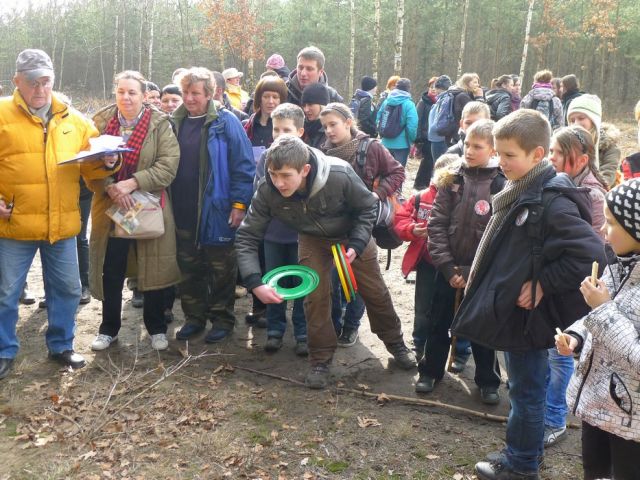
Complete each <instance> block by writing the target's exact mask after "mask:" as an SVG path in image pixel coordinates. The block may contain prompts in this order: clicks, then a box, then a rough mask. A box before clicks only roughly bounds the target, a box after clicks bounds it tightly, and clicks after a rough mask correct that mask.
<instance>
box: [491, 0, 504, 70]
mask: <svg viewBox="0 0 640 480" xmlns="http://www.w3.org/2000/svg"><path fill="white" fill-rule="evenodd" d="M501 5H502V1H501V0H496V14H497V15H496V23H495V29H496V44H495V46H494V49H495V55H494V57H493V75H495V76H498V75H500V73H499V72H498V59H499V55H500V25H502V22H501V21H500V6H501Z"/></svg>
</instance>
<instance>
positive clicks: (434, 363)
mask: <svg viewBox="0 0 640 480" xmlns="http://www.w3.org/2000/svg"><path fill="white" fill-rule="evenodd" d="M493 125H494V123H493V121H491V120H478V121H477V122H476V123H474V124H473V125H472V126H471V127H469V129H468V130H467V135H466V138H465V147H464V161H462V162H461V163H460V165H458V166H457V167H456V168H454V169H451V170H450V171H449V172H448V174H446V173H445V174H442V175H440V176H439V179H438V184H437V185H436V186H437V188H438V194H437V195H436V200H435V202H434V204H433V209H432V211H431V218H430V219H429V240H428V247H429V254H430V255H431V259H432V260H433V264H434V265H435V267H436V268H437V272H436V276H435V280H434V290H435V291H434V296H435V298H438V300H439V301H438V302H435V303H434V304H433V305H432V307H431V314H430V316H429V317H430V318H429V321H430V323H431V325H430V328H429V331H428V333H427V341H426V343H425V345H424V357H423V358H422V360H421V361H420V363H419V365H418V371H419V372H420V377H419V379H418V381H417V382H416V387H415V388H416V392H418V393H429V392H431V391H432V390H433V388H434V385H435V382H437V381H439V380H441V379H442V378H443V377H444V372H445V365H446V362H447V354H448V353H449V345H450V341H449V328H450V327H451V322H452V321H453V315H454V313H455V309H456V308H457V306H458V304H459V303H460V298H461V297H462V293H463V289H464V287H465V285H466V280H467V278H468V275H469V270H470V269H471V262H472V261H473V256H474V254H475V252H476V248H477V246H478V243H479V242H480V237H481V235H482V232H483V231H484V229H485V227H486V225H487V222H488V221H489V218H490V217H491V200H492V198H493V195H495V194H497V193H498V192H500V190H502V187H503V186H504V183H505V178H504V175H503V174H502V172H501V171H500V168H499V167H498V162H497V160H496V159H495V158H493V156H494V153H495V151H494V149H493V135H492V128H493ZM471 351H472V353H473V357H474V360H475V363H476V374H475V382H476V385H478V387H479V388H480V397H481V399H482V402H483V403H486V404H497V403H498V402H499V401H500V397H499V395H498V387H499V386H500V373H499V367H498V361H497V358H496V354H495V352H494V351H493V350H491V349H488V348H485V347H484V346H481V345H477V344H474V343H472V344H471Z"/></svg>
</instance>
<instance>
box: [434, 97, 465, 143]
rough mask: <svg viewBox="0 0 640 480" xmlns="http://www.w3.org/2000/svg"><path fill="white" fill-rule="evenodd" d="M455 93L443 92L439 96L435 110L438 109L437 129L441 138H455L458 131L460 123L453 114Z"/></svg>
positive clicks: (436, 115)
mask: <svg viewBox="0 0 640 480" xmlns="http://www.w3.org/2000/svg"><path fill="white" fill-rule="evenodd" d="M455 98H456V96H455V94H454V93H453V92H449V91H446V92H443V93H441V94H440V95H438V100H437V101H436V104H435V105H434V106H433V108H435V109H436V114H435V129H436V133H437V134H438V135H440V136H441V137H453V136H454V135H455V134H456V132H457V131H458V123H459V122H457V121H456V116H455V115H454V113H453V104H454V101H455Z"/></svg>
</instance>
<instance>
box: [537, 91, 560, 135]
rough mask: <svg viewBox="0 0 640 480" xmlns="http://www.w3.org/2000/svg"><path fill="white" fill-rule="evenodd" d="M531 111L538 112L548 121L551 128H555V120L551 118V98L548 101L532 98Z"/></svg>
mask: <svg viewBox="0 0 640 480" xmlns="http://www.w3.org/2000/svg"><path fill="white" fill-rule="evenodd" d="M531 109H532V110H535V111H537V112H540V113H541V114H542V116H543V117H545V118H546V119H547V120H549V123H550V124H551V126H552V127H553V128H555V127H556V126H557V125H554V122H555V120H554V118H553V98H551V99H550V100H538V99H535V98H534V99H533V101H532V102H531Z"/></svg>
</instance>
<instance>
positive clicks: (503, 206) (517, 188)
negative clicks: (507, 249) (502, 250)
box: [467, 158, 551, 289]
mask: <svg viewBox="0 0 640 480" xmlns="http://www.w3.org/2000/svg"><path fill="white" fill-rule="evenodd" d="M549 165H551V163H550V162H549V160H547V159H546V158H545V159H543V160H542V161H541V162H540V163H538V164H537V165H536V166H535V167H533V168H532V169H531V170H529V172H528V173H527V174H526V175H525V176H524V177H522V178H520V179H518V180H513V181H512V180H509V181H508V182H507V183H506V184H505V186H504V189H503V190H502V191H501V192H499V193H497V194H496V195H495V197H493V201H492V202H491V205H492V207H493V215H491V218H490V219H489V223H487V228H486V229H485V231H484V233H483V235H482V238H481V239H480V244H479V245H478V249H477V250H476V255H475V257H474V258H473V263H472V264H471V272H470V273H469V281H468V282H467V289H468V288H469V287H470V285H471V283H472V282H473V280H474V277H475V274H476V273H477V272H478V270H480V267H481V266H482V260H483V259H484V256H485V254H486V253H487V250H489V245H491V241H492V240H493V237H494V235H495V234H496V233H497V232H498V230H500V228H501V227H502V225H503V224H504V221H505V219H506V218H507V214H508V213H509V212H510V211H511V206H512V205H513V204H514V203H515V202H516V200H518V198H519V197H520V195H522V193H523V192H524V191H525V190H527V189H528V188H529V187H530V186H531V184H532V183H533V181H534V180H535V179H536V178H537V177H538V176H539V175H540V174H541V173H542V172H544V171H545V170H546V168H547V167H548V166H549Z"/></svg>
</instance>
